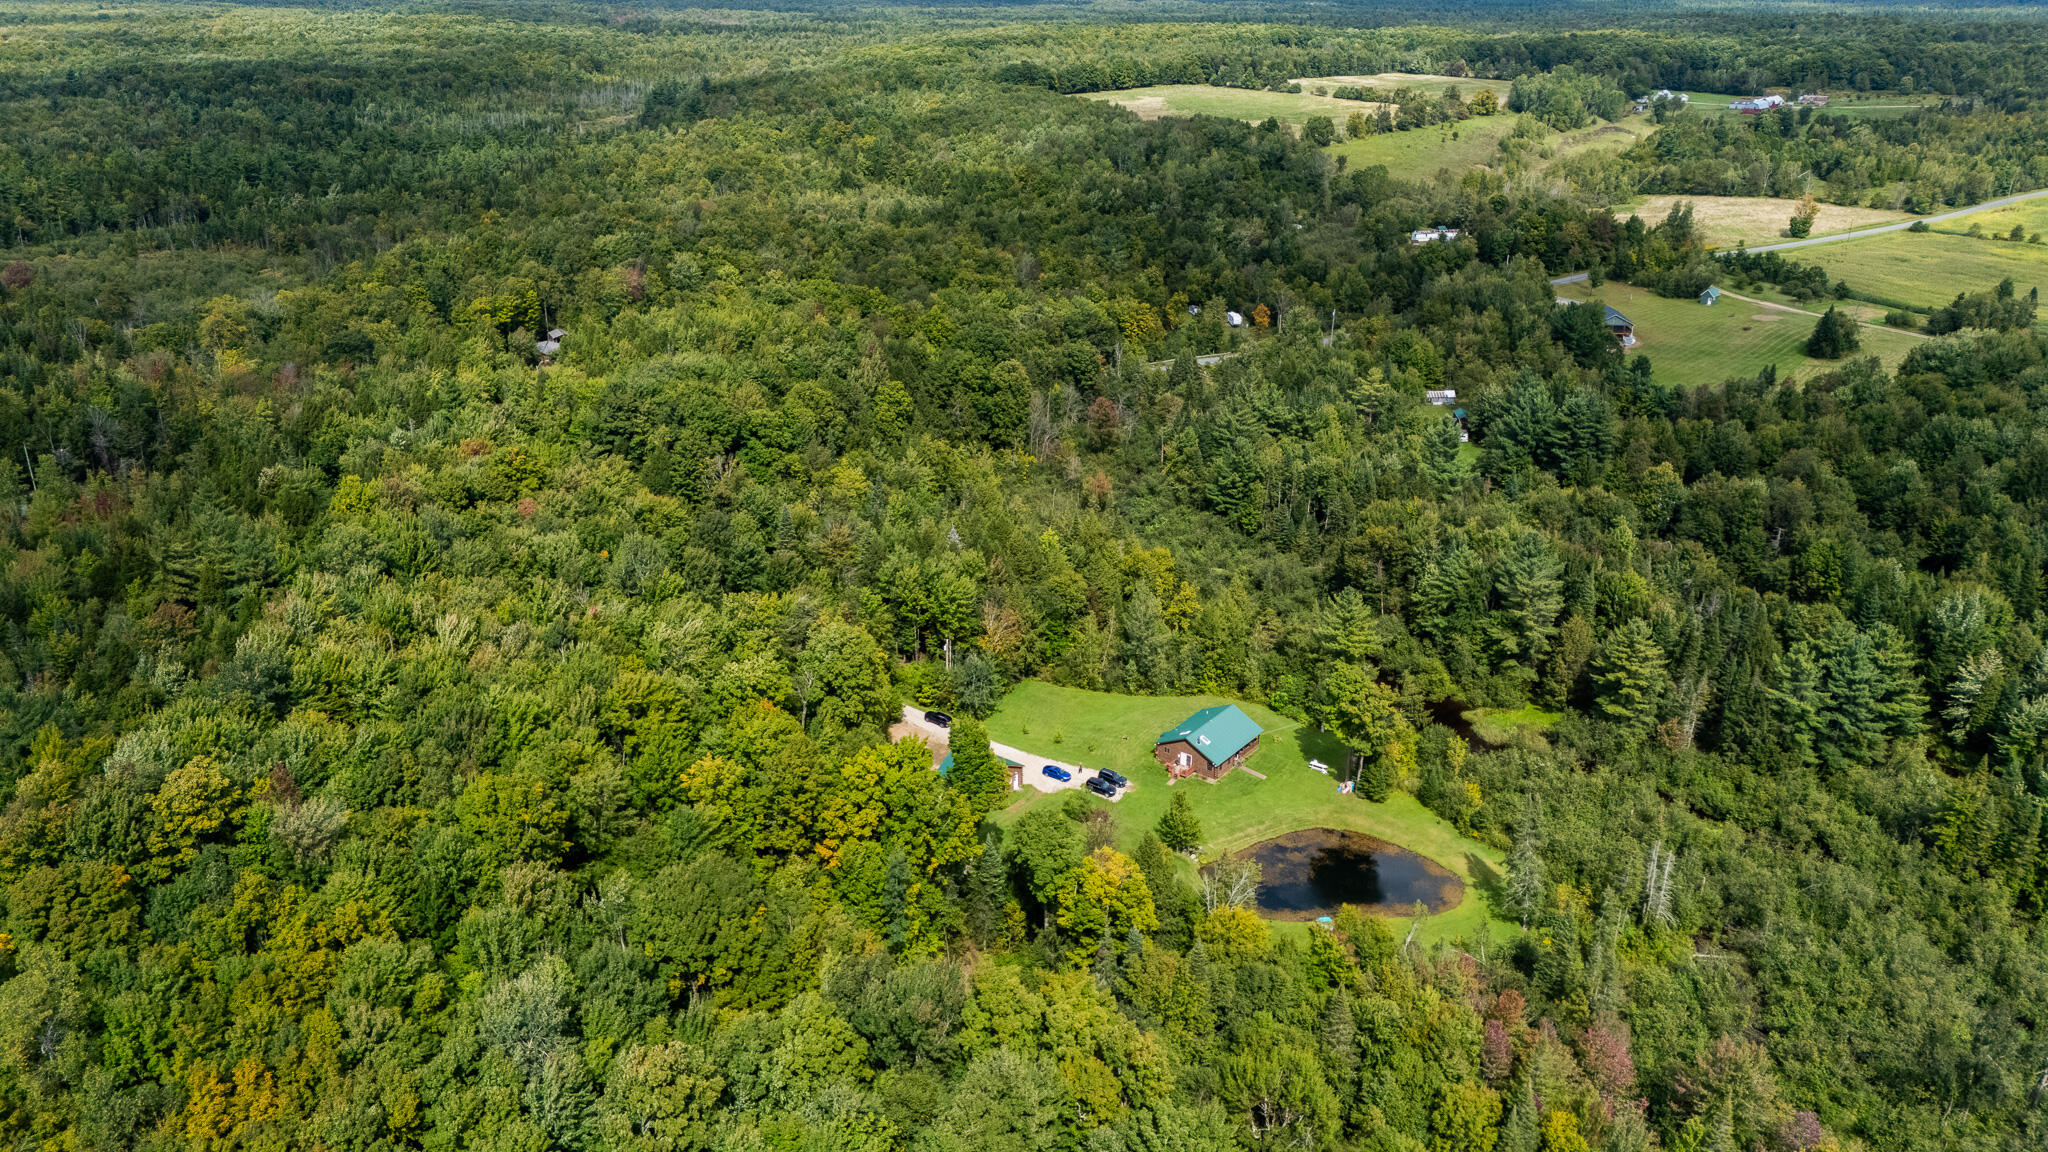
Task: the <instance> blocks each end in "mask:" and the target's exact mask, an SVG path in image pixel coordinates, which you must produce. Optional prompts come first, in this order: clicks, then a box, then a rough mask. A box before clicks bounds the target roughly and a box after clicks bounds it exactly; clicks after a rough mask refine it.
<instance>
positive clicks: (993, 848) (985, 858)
mask: <svg viewBox="0 0 2048 1152" xmlns="http://www.w3.org/2000/svg"><path fill="white" fill-rule="evenodd" d="M1009 895H1010V869H1009V865H1008V863H1007V862H1006V861H1004V859H1003V834H1002V831H1001V830H1000V829H998V828H996V827H994V826H992V825H991V826H990V827H989V829H988V834H987V835H986V836H984V837H983V838H982V841H981V856H980V857H979V858H977V859H976V860H975V861H974V863H973V865H972V866H971V867H970V868H969V870H968V874H967V928H968V931H969V932H971V933H973V935H974V940H975V942H976V943H978V944H981V945H983V946H984V947H986V946H987V945H989V944H993V943H994V942H995V940H996V938H997V937H998V936H999V935H1001V933H1002V929H1003V905H1004V903H1005V902H1006V901H1007V898H1008V897H1009Z"/></svg>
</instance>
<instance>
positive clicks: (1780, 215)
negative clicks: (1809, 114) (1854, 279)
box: [1614, 196, 2011, 259]
mask: <svg viewBox="0 0 2048 1152" xmlns="http://www.w3.org/2000/svg"><path fill="white" fill-rule="evenodd" d="M1681 203H1684V204H1691V205H1692V218H1693V222H1694V223H1695V224H1696V225H1697V226H1698V227H1699V229H1700V234H1701V235H1702V236H1703V237H1705V239H1706V242H1707V246H1708V247H1709V248H1735V247H1739V246H1741V245H1744V244H1747V245H1750V246H1752V247H1754V246H1756V245H1759V244H1768V243H1771V242H1772V241H1775V240H1778V239H1781V238H1783V237H1785V236H1786V235H1788V234H1789V233H1788V227H1789V225H1790V223H1791V220H1792V212H1793V210H1794V209H1796V208H1798V207H1799V202H1798V201H1797V200H1784V199H1777V198H1773V197H1766V196H1645V197H1643V198H1642V199H1640V200H1637V201H1634V202H1632V203H1629V204H1625V205H1622V206H1621V207H1618V208H1616V209H1615V210H1614V214H1615V216H1616V217H1618V218H1620V219H1624V220H1625V219H1627V218H1628V217H1629V216H1631V215H1635V216H1641V217H1642V218H1643V223H1645V224H1655V223H1657V222H1658V221H1661V220H1663V219H1664V217H1666V216H1668V215H1670V214H1671V209H1672V208H1673V207H1674V206H1675V205H1678V204H1681ZM1910 219H1912V217H1911V216H1910V215H1908V214H1907V213H1904V212H1891V211H1887V210H1885V209H1880V208H1845V207H1842V206H1841V205H1839V204H1823V205H1821V206H1820V215H1818V216H1816V217H1814V220H1813V234H1814V235H1815V236H1828V235H1832V234H1834V233H1836V232H1850V231H1854V230H1855V229H1858V228H1868V227H1871V226H1872V225H1876V224H1896V223H1898V222H1899V221H1901V220H1910ZM2006 227H2008V228H2010V227H2011V225H2010V224H2008V225H2006ZM1794 258H1795V259H1804V257H1803V256H1796V255H1795V257H1794Z"/></svg>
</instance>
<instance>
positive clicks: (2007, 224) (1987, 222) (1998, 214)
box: [1932, 198, 2048, 243]
mask: <svg viewBox="0 0 2048 1152" xmlns="http://www.w3.org/2000/svg"><path fill="white" fill-rule="evenodd" d="M1972 224H1975V225H1976V226H1977V227H1978V228H1979V229H1980V230H1981V231H1982V232H1983V233H1984V234H1985V235H1986V236H2004V235H2007V234H2009V233H2010V232H2011V231H2012V226H2013V225H2015V224H2017V225H2019V226H2020V227H2022V228H2025V229H2026V230H2027V232H2028V234H2030V235H2032V234H2036V233H2038V234H2041V235H2048V198H2044V199H2041V200H2023V201H2021V202H2020V203H2018V204H2011V205H2007V206H2006V207H2004V208H1993V209H1992V210H1990V211H1989V212H1973V213H1971V214H1970V215H1968V216H1961V217H1957V218H1956V219H1954V220H1944V221H1942V222H1941V223H1939V224H1935V225H1933V226H1932V227H1933V228H1934V230H1935V231H1936V232H1953V233H1955V234H1957V235H1959V236H1961V235H1968V234H1969V231H1970V225H1972ZM2008 243H2010V241H2008Z"/></svg>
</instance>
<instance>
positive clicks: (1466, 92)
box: [1294, 72, 1514, 105]
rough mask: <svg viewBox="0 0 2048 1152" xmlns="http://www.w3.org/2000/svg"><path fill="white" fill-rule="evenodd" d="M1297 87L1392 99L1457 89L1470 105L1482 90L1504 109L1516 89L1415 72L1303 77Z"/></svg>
mask: <svg viewBox="0 0 2048 1152" xmlns="http://www.w3.org/2000/svg"><path fill="white" fill-rule="evenodd" d="M1294 83H1296V84H1299V85H1301V87H1302V90H1303V91H1306V92H1314V91H1316V90H1317V89H1328V90H1330V91H1332V92H1334V91H1336V90H1337V89H1339V88H1349V87H1360V88H1370V89H1372V90H1374V91H1376V92H1384V93H1387V94H1389V95H1391V94H1392V93H1393V92H1394V91H1395V90H1396V89H1398V88H1413V89H1414V90H1415V91H1417V92H1426V93H1428V94H1429V95H1431V96H1442V95H1443V94H1444V93H1446V92H1448V91H1450V90H1451V89H1453V88H1456V89H1457V90H1458V95H1459V97H1460V98H1462V99H1464V100H1466V101H1468V102H1469V101H1470V100H1471V99H1472V98H1473V97H1474V96H1477V95H1478V94H1479V93H1480V91H1481V90H1486V91H1490V92H1492V93H1493V95H1494V98H1495V99H1497V100H1499V101H1500V102H1501V104H1502V105H1506V104H1507V102H1508V91H1509V89H1511V88H1513V87H1514V84H1513V83H1512V82H1510V81H1507V80H1478V79H1474V78H1473V77H1470V76H1429V75H1422V74H1419V73H1415V72H1380V73H1375V74H1373V75H1361V76H1302V77H1298V78H1296V79H1295V80H1294Z"/></svg>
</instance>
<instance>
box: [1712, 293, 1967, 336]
mask: <svg viewBox="0 0 2048 1152" xmlns="http://www.w3.org/2000/svg"><path fill="white" fill-rule="evenodd" d="M1721 295H1723V296H1726V297H1727V298H1728V299H1730V300H1740V301H1742V302H1743V303H1745V304H1754V305H1756V306H1757V307H1759V308H1776V309H1777V310H1778V311H1780V312H1796V313H1798V314H1799V315H1801V316H1811V317H1813V318H1815V319H1816V320H1817V319H1819V318H1820V313H1818V312H1808V311H1807V310H1806V309H1804V308H1794V307H1793V306H1791V305H1790V304H1779V303H1776V302H1774V301H1770V300H1759V299H1757V298H1756V297H1754V296H1744V295H1742V294H1740V293H1737V292H1730V291H1729V290H1727V289H1726V288H1723V289H1721ZM1856 323H1858V324H1861V325H1863V326H1864V327H1865V328H1876V329H1878V330H1880V331H1884V332H1897V333H1898V334H1899V335H1901V336H1911V337H1912V338H1913V339H1915V340H1925V339H1928V336H1927V333H1925V332H1913V331H1909V330H1907V329H1904V328H1894V327H1892V326H1891V325H1889V324H1880V323H1878V322H1877V321H1875V320H1858V321H1857V322H1856Z"/></svg>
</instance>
